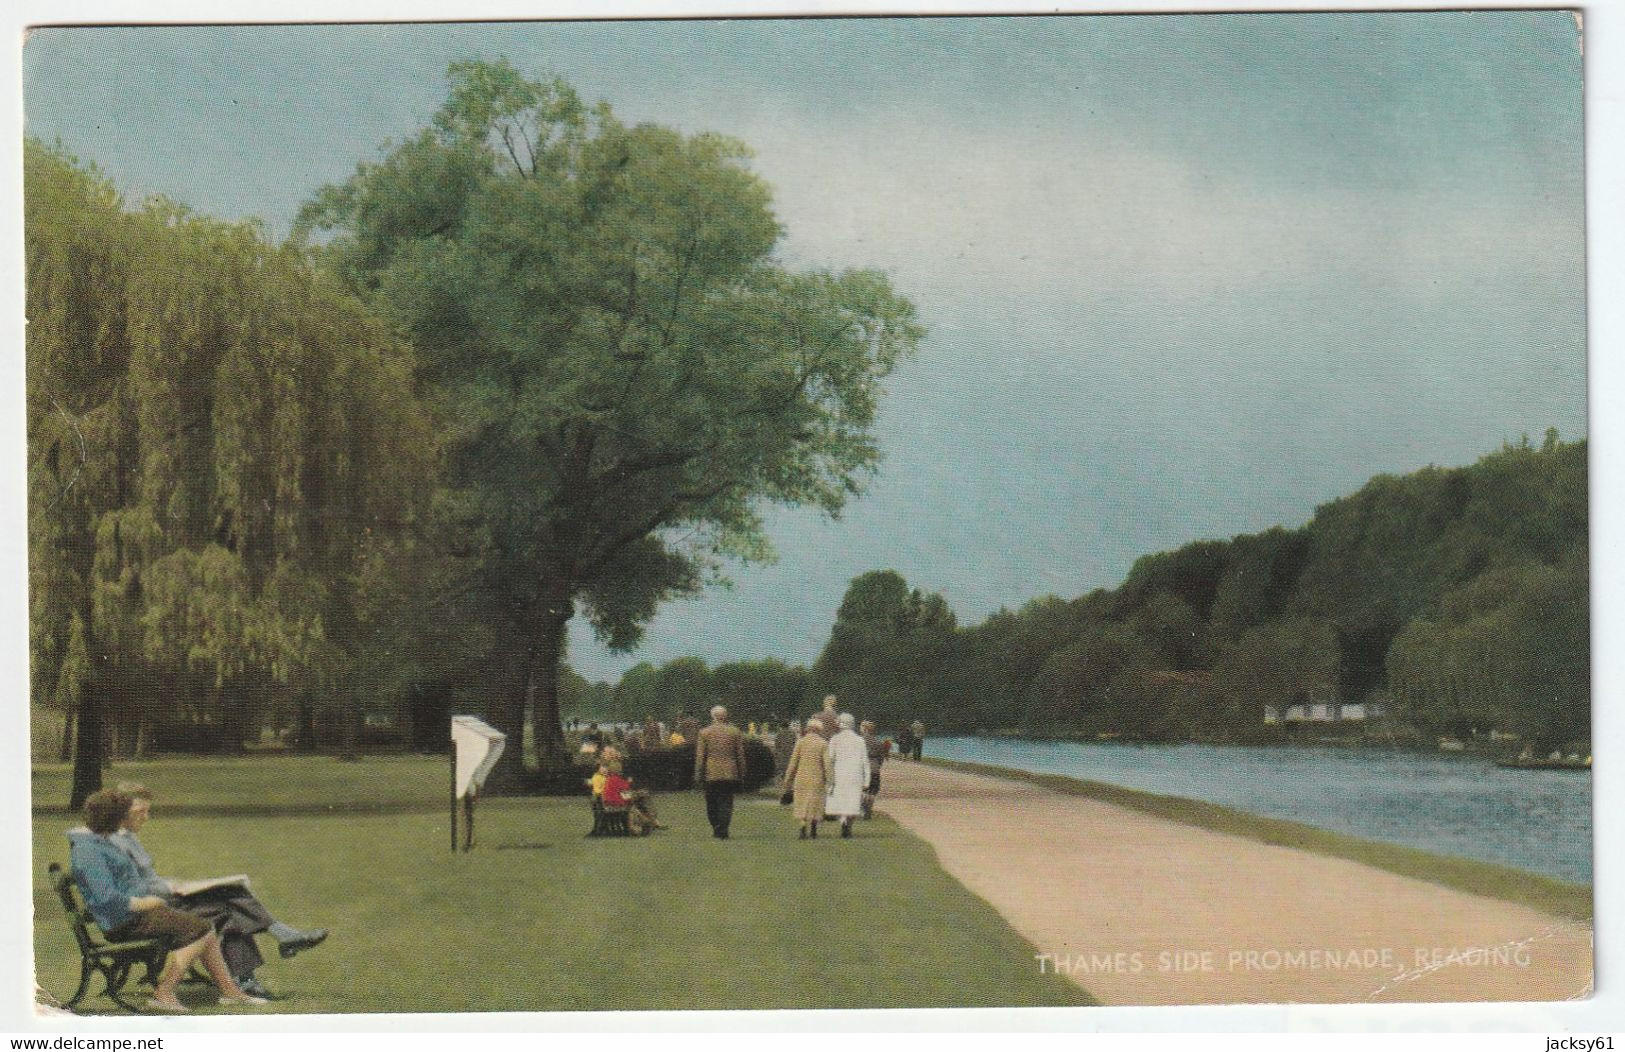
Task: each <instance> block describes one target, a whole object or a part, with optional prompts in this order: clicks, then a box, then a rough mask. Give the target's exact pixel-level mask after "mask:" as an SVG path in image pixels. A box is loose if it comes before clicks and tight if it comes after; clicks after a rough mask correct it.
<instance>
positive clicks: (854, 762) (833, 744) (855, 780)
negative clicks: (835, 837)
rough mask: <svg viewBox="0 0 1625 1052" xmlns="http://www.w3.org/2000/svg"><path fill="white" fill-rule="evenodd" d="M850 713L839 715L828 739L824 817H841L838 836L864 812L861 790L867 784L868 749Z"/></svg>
mask: <svg viewBox="0 0 1625 1052" xmlns="http://www.w3.org/2000/svg"><path fill="white" fill-rule="evenodd" d="M852 723H853V720H852V714H851V713H850V712H843V713H841V715H840V728H841V729H840V730H839V731H837V732H836V734H835V737H833V738H831V739H830V740H829V745H828V746H827V747H826V751H825V757H826V759H827V760H828V762H829V789H828V791H827V794H826V797H825V800H824V817H826V818H839V819H840V820H841V836H843V837H850V836H851V835H852V820H853V819H854V818H856V817H858V816H859V815H861V814H862V813H863V790H864V788H865V787H866V786H868V784H869V749H868V746H866V745H865V744H864V743H863V738H862V737H860V736H859V735H858V732H857V731H855V730H853V729H852Z"/></svg>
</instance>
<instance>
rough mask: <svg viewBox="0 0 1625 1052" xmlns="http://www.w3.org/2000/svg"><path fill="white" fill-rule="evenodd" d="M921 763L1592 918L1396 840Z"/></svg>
mask: <svg viewBox="0 0 1625 1052" xmlns="http://www.w3.org/2000/svg"><path fill="white" fill-rule="evenodd" d="M925 762H926V763H928V764H933V765H935V766H938V767H944V768H947V769H950V770H955V771H964V772H966V773H969V774H983V775H990V776H992V777H996V778H1007V779H1010V780H1012V781H1020V782H1028V783H1030V784H1033V785H1039V786H1042V787H1044V788H1046V789H1052V790H1054V791H1056V792H1059V793H1066V794H1069V795H1071V796H1084V797H1088V798H1089V799H1091V800H1099V801H1101V802H1102V803H1107V804H1113V805H1115V806H1118V807H1125V808H1129V809H1130V810H1134V811H1139V812H1142V813H1144V814H1148V815H1154V816H1155V817H1157V818H1166V819H1169V820H1170V821H1174V822H1180V823H1183V824H1184V825H1189V826H1196V827H1198V828H1200V829H1211V830H1213V831H1215V832H1218V833H1228V834H1230V835H1232V836H1240V837H1246V838H1247V839H1249V840H1257V841H1259V842H1261V843H1265V844H1275V845H1279V846H1281V847H1291V848H1297V849H1299V850H1301V851H1312V852H1314V853H1315V854H1319V855H1329V856H1332V857H1334V858H1345V859H1348V860H1349V861H1351V862H1358V863H1361V864H1362V865H1367V866H1372V867H1374V868H1376V869H1383V870H1387V871H1388V872H1390V873H1398V874H1399V875H1401V876H1405V877H1414V878H1416V879H1418V880H1426V881H1429V882H1431V883H1434V884H1442V885H1444V886H1445V887H1448V888H1455V889H1457V890H1458V891H1466V892H1470V893H1472V894H1474V895H1483V896H1485V897H1486V898H1492V899H1501V900H1503V901H1506V902H1513V903H1517V904H1518V905H1520V906H1528V907H1530V908H1531V909H1537V910H1541V911H1543V912H1546V913H1551V914H1555V915H1556V916H1559V917H1568V918H1571V919H1574V920H1584V921H1589V920H1590V919H1591V916H1592V894H1591V888H1590V887H1589V886H1587V885H1584V884H1570V883H1568V882H1566V881H1561V880H1555V879H1553V878H1551V877H1547V876H1542V875H1541V874H1538V873H1529V872H1526V871H1525V870H1521V869H1514V868H1513V867H1511V866H1500V865H1496V864H1495V863H1493V862H1481V861H1478V860H1477V859H1467V858H1457V857H1454V856H1449V855H1435V854H1432V853H1430V852H1427V851H1420V850H1417V849H1416V848H1411V847H1405V846H1403V845H1401V844H1387V843H1383V842H1381V841H1375V840H1364V839H1361V838H1360V837H1354V836H1348V835H1347V834H1344V833H1334V832H1332V831H1330V830H1327V829H1318V828H1316V827H1314V826H1309V825H1304V824H1303V823H1301V822H1291V821H1287V820H1285V819H1279V818H1264V817H1262V816H1259V815H1253V814H1248V813H1247V812H1245V811H1237V810H1235V809H1234V808H1230V807H1225V806H1223V805H1221V804H1212V803H1207V802H1205V801H1202V800H1191V799H1188V798H1186V797H1183V796H1164V795H1161V794H1158V793H1148V792H1144V791H1143V790H1139V789H1127V788H1124V787H1123V786H1119V785H1111V784H1109V783H1107V782H1094V781H1089V780H1087V779H1082V778H1068V777H1066V776H1064V775H1057V774H1035V773H1032V772H1030V771H1020V770H1016V769H1014V768H1009V767H997V766H994V765H992V764H982V763H970V762H967V761H962V760H942V759H935V758H927V759H926V760H925Z"/></svg>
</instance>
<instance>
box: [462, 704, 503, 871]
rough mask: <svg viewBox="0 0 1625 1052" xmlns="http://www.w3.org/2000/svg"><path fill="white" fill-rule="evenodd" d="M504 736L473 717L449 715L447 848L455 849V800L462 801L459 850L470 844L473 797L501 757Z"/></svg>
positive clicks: (472, 830) (472, 834) (472, 844)
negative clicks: (460, 843)
mask: <svg viewBox="0 0 1625 1052" xmlns="http://www.w3.org/2000/svg"><path fill="white" fill-rule="evenodd" d="M507 744H508V736H507V735H506V734H503V733H502V732H501V731H499V730H497V729H496V728H495V727H493V726H491V725H490V724H488V723H486V722H485V721H484V720H482V719H479V718H478V717H476V716H453V717H452V718H451V849H452V850H453V851H456V850H457V801H458V800H461V801H462V802H463V823H464V827H463V850H464V851H468V850H470V849H471V848H473V846H474V799H475V797H477V796H479V794H480V787H481V786H483V785H484V784H485V779H486V776H487V775H489V774H490V773H491V769H492V768H493V767H495V766H496V765H497V760H499V759H501V757H502V750H503V749H504V748H506V747H507Z"/></svg>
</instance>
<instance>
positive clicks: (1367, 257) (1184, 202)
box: [749, 120, 1582, 299]
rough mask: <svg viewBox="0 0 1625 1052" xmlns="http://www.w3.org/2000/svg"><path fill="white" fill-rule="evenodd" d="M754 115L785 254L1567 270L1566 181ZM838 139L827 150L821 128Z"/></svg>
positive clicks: (1114, 265) (1242, 272)
mask: <svg viewBox="0 0 1625 1052" xmlns="http://www.w3.org/2000/svg"><path fill="white" fill-rule="evenodd" d="M801 131H802V132H803V134H795V135H791V134H787V133H786V131H785V129H784V128H783V127H782V126H781V127H779V128H771V127H763V128H759V129H753V130H752V131H751V132H750V133H749V137H750V141H751V142H753V144H755V146H756V147H757V168H758V170H759V171H761V172H762V174H763V175H764V176H765V177H766V178H767V179H768V180H769V182H771V183H772V184H773V186H774V188H775V191H776V200H777V203H778V208H779V212H780V216H781V219H782V220H783V222H784V223H785V225H786V227H787V230H788V235H789V236H788V239H787V242H786V246H785V250H786V255H787V257H788V258H790V259H792V260H794V261H798V262H806V263H818V264H824V265H837V266H853V265H867V266H879V267H882V268H884V269H887V270H889V271H891V272H893V273H894V274H895V275H896V276H897V277H898V278H899V279H901V280H902V281H903V283H904V285H905V287H911V286H912V287H920V288H924V289H930V290H936V291H938V292H941V293H946V294H949V295H951V296H955V297H959V296H971V295H985V294H988V293H992V294H994V295H999V294H1003V295H1009V296H1014V297H1016V298H1020V299H1031V298H1046V294H1053V295H1060V296H1066V295H1078V294H1080V293H1081V294H1087V295H1094V296H1100V297H1104V298H1112V297H1121V296H1130V297H1134V298H1137V299H1144V298H1147V297H1149V298H1153V299H1155V298H1166V297H1177V298H1200V297H1212V296H1217V295H1225V294H1229V293H1233V292H1235V291H1238V290H1261V289H1302V288H1305V287H1309V288H1313V287H1317V286H1325V287H1339V288H1346V287H1347V286H1348V285H1349V284H1350V283H1351V282H1353V283H1356V284H1357V285H1364V286H1370V287H1379V288H1382V289H1384V290H1387V291H1388V292H1389V293H1391V294H1394V295H1400V296H1405V297H1408V298H1418V299H1427V298H1430V297H1434V296H1437V295H1439V294H1440V290H1441V289H1444V290H1447V291H1449V290H1455V291H1461V290H1471V289H1472V288H1475V287H1481V286H1483V285H1485V284H1487V283H1488V284H1496V283H1500V282H1506V281H1520V282H1527V281H1529V280H1530V279H1532V278H1533V279H1537V280H1549V281H1555V282H1560V283H1563V282H1566V283H1569V284H1570V285H1571V287H1572V288H1574V289H1575V290H1578V288H1579V285H1580V280H1581V271H1580V266H1581V252H1580V243H1581V239H1580V231H1581V224H1582V219H1581V216H1580V210H1579V204H1578V197H1577V196H1573V197H1569V196H1545V195H1539V194H1519V193H1517V192H1512V191H1508V190H1507V189H1505V188H1504V187H1502V186H1493V185H1492V186H1483V185H1476V184H1475V183H1474V182H1473V181H1472V180H1470V179H1465V178H1464V179H1462V180H1459V181H1458V182H1457V183H1456V184H1455V185H1436V186H1429V187H1425V188H1421V189H1417V190H1413V191H1410V192H1395V191H1393V190H1391V189H1388V190H1377V189H1370V190H1365V189H1361V188H1359V187H1358V186H1355V187H1353V188H1351V187H1349V186H1347V185H1328V184H1322V185H1312V186H1300V187H1296V188H1283V187H1281V186H1279V185H1277V184H1272V182H1271V181H1270V180H1268V179H1262V178H1260V177H1259V175H1258V173H1257V172H1255V171H1251V170H1248V169H1246V168H1243V167H1240V166H1236V165H1230V166H1225V165H1224V164H1223V163H1221V162H1219V161H1216V160H1215V159H1213V158H1212V157H1211V156H1210V157H1209V158H1208V159H1206V160H1202V159H1198V158H1196V157H1194V156H1181V155H1179V154H1177V153H1174V152H1171V151H1166V150H1157V149H1151V148H1147V147H1146V146H1144V145H1141V144H1137V143H1134V142H1131V141H1127V140H1123V139H1119V140H1116V141H1112V140H1103V139H1101V138H1100V137H1098V136H1090V137H1084V136H1081V135H1080V136H1077V137H1073V138H1065V137H1061V136H1056V135H1053V134H1050V133H1049V131H1047V130H1044V129H1023V128H1021V127H1019V126H1018V127H1016V128H1013V129H1011V130H1010V131H1008V132H1007V133H1006V134H1004V135H1002V136H999V137H990V136H985V135H970V134H967V133H966V132H965V131H964V130H962V129H960V128H956V127H921V126H917V125H916V126H913V127H908V126H905V125H903V124H902V123H901V122H892V121H875V120H851V121H846V122H843V123H842V124H841V136H842V138H840V139H839V140H837V139H836V138H834V137H832V136H831V135H822V134H821V135H806V134H804V132H805V129H804V128H803V129H801ZM834 141H840V142H841V148H840V156H838V157H831V156H830V154H829V149H830V146H829V144H830V143H831V142H834Z"/></svg>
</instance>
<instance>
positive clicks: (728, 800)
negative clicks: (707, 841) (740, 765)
mask: <svg viewBox="0 0 1625 1052" xmlns="http://www.w3.org/2000/svg"><path fill="white" fill-rule="evenodd" d="M738 791H739V783H738V782H734V781H718V782H706V783H705V817H706V820H707V821H709V822H710V823H711V835H712V836H714V837H717V838H719V839H724V840H725V839H727V837H728V826H729V825H730V824H731V823H732V822H733V820H734V794H735V793H737V792H738Z"/></svg>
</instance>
